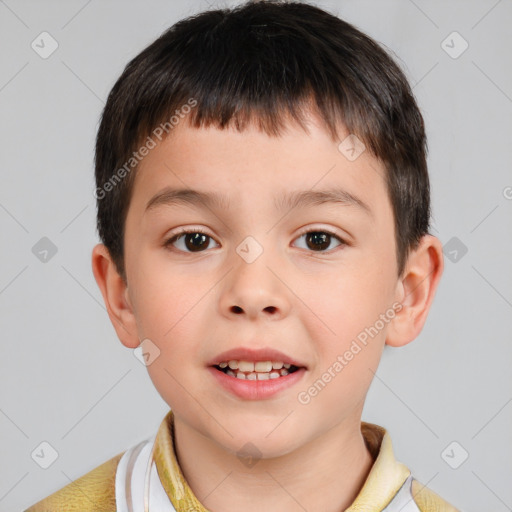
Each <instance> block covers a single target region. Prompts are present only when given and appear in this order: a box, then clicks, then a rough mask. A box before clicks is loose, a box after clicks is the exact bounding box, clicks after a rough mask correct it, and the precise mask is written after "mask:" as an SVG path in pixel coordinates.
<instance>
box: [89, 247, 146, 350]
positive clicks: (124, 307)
mask: <svg viewBox="0 0 512 512" xmlns="http://www.w3.org/2000/svg"><path fill="white" fill-rule="evenodd" d="M92 271H93V274H94V277H95V279H96V283H98V286H99V288H100V290H101V294H102V295H103V300H104V302H105V306H106V307H107V313H108V316H109V317H110V321H111V322H112V325H113V326H114V329H115V330H116V333H117V336H118V338H119V339H120V340H121V343H122V344H123V345H125V346H126V347H128V348H137V347H138V346H139V345H140V341H139V338H138V336H137V323H136V321H135V315H134V314H133V308H132V305H131V303H130V298H129V295H128V287H127V285H126V284H125V282H124V281H123V278H122V277H121V276H120V275H119V273H118V271H117V268H116V266H115V263H114V262H113V260H112V258H111V257H110V253H109V251H108V249H107V248H106V246H105V245H103V244H97V245H96V246H95V247H94V248H93V250H92Z"/></svg>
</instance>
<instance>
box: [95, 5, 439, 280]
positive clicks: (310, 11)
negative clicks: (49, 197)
mask: <svg viewBox="0 0 512 512" xmlns="http://www.w3.org/2000/svg"><path fill="white" fill-rule="evenodd" d="M191 98H194V101H195V102H196V104H195V106H194V108H193V109H192V110H191V112H190V113H189V114H188V115H187V121H188V122H189V123H190V124H191V126H195V127H201V126H209V125H211V124H214V125H215V126H217V127H218V128H221V129H222V128H224V127H226V126H229V125H232V124H233V123H234V125H235V127H236V128H237V129H238V130H240V131H242V130H243V129H244V127H245V126H246V124H247V123H248V122H249V121H251V120H256V121H257V122H258V123H259V127H260V129H262V130H264V131H265V132H266V133H267V134H268V135H269V136H275V135H278V134H279V133H281V130H282V128H283V125H284V122H285V120H286V119H287V118H288V117H289V116H290V115H291V117H292V118H293V119H295V120H296V121H297V122H298V123H299V124H300V125H301V126H303V127H304V124H303V121H304V117H303V114H304V113H305V112H306V111H307V109H309V108H311V105H314V106H316V109H317V111H318V113H319V114H320V117H321V118H322V119H323V121H324V123H325V126H326V128H327V130H328V131H329V132H330V134H331V136H332V138H333V139H336V137H337V127H338V126H339V123H343V124H344V125H345V126H346V127H347V129H348V130H349V132H350V133H352V134H355V135H356V136H357V137H358V138H359V139H360V140H361V141H363V143H364V144H365V146H366V148H367V149H368V150H369V151H370V152H371V154H372V155H374V156H375V157H377V158H378V159H380V160H381V161H382V162H383V163H384V165H385V168H386V183H387V189H388V193H389V197H390V201H391V204H392V207H393V214H394V219H395V240H396V252H397V266H398V274H399V275H400V274H402V272H403V269H404V266H405V262H406V260H407V256H408V253H409V251H410V250H411V249H412V248H415V247H417V244H418V242H419V240H420V238H421V237H422V236H423V235H425V234H427V233H428V228H429V219H430V189H429V178H428V172H427V163H426V153H427V141H426V136H425V129H424V122H423V118H422V116H421V113H420V111H419V109H418V106H417V104H416V102H415V99H414V96H413V94H412V91H411V88H410V86H409V84H408V82H407V79H406V77H405V76H404V74H403V72H402V71H401V70H400V68H399V67H398V65H397V64H396V63H395V62H394V60H393V58H392V57H391V56H390V55H389V54H388V53H387V52H386V51H385V50H384V49H383V48H382V47H381V46H380V45H379V44H378V43H376V42H375V41H373V40H372V39H371V38H370V37H368V36H366V35H365V34H363V33H362V32H361V31H359V30H358V29H357V28H355V27H354V26H353V25H351V24H349V23H347V22H345V21H343V20H341V19H340V18H338V17H336V16H334V15H332V14H329V13H328V12H326V11H324V10H322V9H320V8H318V7H315V6H313V5H309V4H307V3H304V2H293V1H291V2H276V1H271V0H263V1H259V2H254V1H249V2H246V3H245V4H243V5H240V6H237V7H235V8H230V9H228V8H226V9H217V10H209V11H205V12H202V13H199V14H197V15H194V16H191V17H188V18H186V19H183V20H181V21H179V22H177V23H176V24H175V25H173V26H172V27H170V28H169V29H167V30H166V31H165V32H164V33H163V34H162V35H161V36H160V37H159V38H158V39H156V40H155V41H154V42H153V43H152V44H150V45H149V46H148V47H147V48H145V49H144V50H143V51H142V52H141V53H140V54H139V55H137V56H136V57H135V58H134V59H133V60H131V61H130V62H129V63H128V64H127V66H126V67H125V69H124V71H123V73H122V74H121V76H120V77H119V79H118V80H117V82H116V83H115V85H114V87H113V88H112V90H111V92H110V94H109V97H108V100H107V103H106V105H105V108H104V110H103V114H102V117H101V123H100V126H99V129H98V135H97V140H96V153H95V174H96V187H97V188H96V191H97V193H96V198H97V207H98V217H97V229H98V234H99V236H100V238H101V241H102V242H103V243H104V244H105V246H106V247H107V249H108V250H109V253H110V255H111V257H112V259H113V261H114V263H115V265H116V268H117V270H118V272H119V274H120V275H121V276H122V277H123V279H124V281H125V282H126V273H125V265H124V253H123V245H124V243H123V240H124V228H125V220H126V214H127V211H128V206H129V203H130V199H131V194H132V189H133V181H134V177H135V171H136V164H137V161H136V159H134V157H133V155H134V152H135V151H136V150H137V148H139V147H140V146H141V144H142V143H143V141H145V140H148V138H149V137H150V135H151V133H153V132H154V130H155V128H156V127H158V126H159V125H160V126H161V125H165V123H167V124H166V126H167V127H168V126H169V119H170V118H171V117H172V116H173V115H174V114H175V113H177V112H176V111H177V110H178V112H179V109H180V108H182V106H183V105H186V104H187V102H188V103H189V104H190V99H191ZM166 131H168V130H166ZM127 162H131V163H130V165H129V166H128V167H129V168H127ZM130 167H133V172H129V171H131V168H130ZM122 169H124V172H120V171H121V170H122ZM116 172H117V178H119V177H120V175H121V174H122V175H123V176H122V178H123V179H117V180H116V181H113V178H115V177H116ZM106 190H108V191H109V192H108V197H107V195H106V193H105V191H106ZM98 192H99V194H98Z"/></svg>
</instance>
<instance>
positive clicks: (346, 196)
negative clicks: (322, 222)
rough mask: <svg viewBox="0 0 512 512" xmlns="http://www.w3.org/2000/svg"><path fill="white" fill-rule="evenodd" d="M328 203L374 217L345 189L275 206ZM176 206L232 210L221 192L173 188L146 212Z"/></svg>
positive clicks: (290, 198)
mask: <svg viewBox="0 0 512 512" xmlns="http://www.w3.org/2000/svg"><path fill="white" fill-rule="evenodd" d="M325 203H332V204H340V205H345V206H355V207H357V208H358V209H360V210H361V211H363V212H365V213H366V214H368V215H369V216H370V217H371V216H372V210H371V208H370V207H369V206H368V204H366V203H365V202H364V201H363V200H362V199H360V198H358V197H357V196H355V195H353V194H351V193H350V192H348V191H346V190H344V189H341V188H331V189H325V190H303V191H296V192H288V193H282V194H281V195H279V196H277V197H275V198H274V206H275V208H276V209H277V210H279V211H283V210H293V209H294V208H298V207H302V208H305V207H308V206H317V205H321V204H325ZM175 204H184V205H190V206H195V207H200V208H208V209H215V208H216V209H228V208H229V204H230V202H229V199H228V197H227V196H225V195H223V194H219V193H217V192H200V191H199V190H193V189H189V188H183V189H173V188H171V187H166V188H164V189H163V190H161V191H160V192H158V193H156V194H155V195H154V196H153V197H152V198H151V199H150V200H149V201H148V202H147V204H146V210H145V211H146V212H147V211H149V210H152V209H155V208H156V207H157V206H161V205H167V206H172V205H175Z"/></svg>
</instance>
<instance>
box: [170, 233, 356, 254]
mask: <svg viewBox="0 0 512 512" xmlns="http://www.w3.org/2000/svg"><path fill="white" fill-rule="evenodd" d="M196 233H200V234H202V235H205V236H207V237H208V238H210V239H212V240H213V237H212V236H210V235H209V234H208V233H207V232H206V231H204V230H202V229H201V228H193V229H187V228H183V229H181V230H180V231H178V232H177V233H174V234H173V235H172V237H171V238H169V239H168V240H167V241H166V242H164V247H170V246H172V244H173V243H174V242H177V241H178V240H179V238H180V237H182V236H183V235H188V234H196ZM308 233H325V234H327V235H329V236H331V237H332V238H335V239H336V240H337V241H338V242H340V244H339V245H338V246H337V247H343V246H346V245H349V244H348V243H347V242H345V240H343V238H341V237H340V236H339V235H337V234H336V233H335V232H334V231H331V230H329V229H324V228H320V229H311V228H310V229H307V230H305V231H301V232H300V233H299V234H298V235H297V238H296V239H298V238H300V237H302V236H304V235H307V234H308ZM335 249H336V248H335ZM174 250H177V251H178V252H182V253H185V254H194V252H192V251H182V250H181V249H174ZM333 251H334V249H331V250H329V251H313V250H311V252H312V253H316V254H329V253H330V252H333ZM198 252H205V251H198Z"/></svg>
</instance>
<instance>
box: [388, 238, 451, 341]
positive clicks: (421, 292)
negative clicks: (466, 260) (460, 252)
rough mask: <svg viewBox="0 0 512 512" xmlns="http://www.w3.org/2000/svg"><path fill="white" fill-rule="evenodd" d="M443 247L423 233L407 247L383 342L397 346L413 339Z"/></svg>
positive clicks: (436, 275) (430, 295) (436, 280)
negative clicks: (393, 311) (395, 308)
mask: <svg viewBox="0 0 512 512" xmlns="http://www.w3.org/2000/svg"><path fill="white" fill-rule="evenodd" d="M443 266H444V263H443V249H442V245H441V242H440V241H439V239H437V238H436V237H434V236H432V235H425V236H423V237H422V239H421V240H420V243H419V245H418V247H417V248H416V249H415V250H413V251H411V253H410V254H409V257H408V259H407V264H406V268H405V270H404V273H403V275H402V277H401V278H400V280H399V282H398V284H397V300H398V301H399V302H400V304H401V305H402V308H401V310H400V311H399V312H398V313H397V314H396V316H395V318H393V321H392V322H391V323H390V325H389V328H388V333H387V337H386V344H387V345H390V346H393V347H401V346H403V345H406V344H407V343H409V342H411V341H413V340H414V339H415V338H416V337H417V336H418V335H419V333H420V332H421V330H422V329H423V325H424V324H425V320H426V318H427V315H428V312H429V310H430V306H431V304H432V301H433V300H434V296H435V292H436V290H437V286H438V284H439V280H440V278H441V275H442V273H443Z"/></svg>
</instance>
